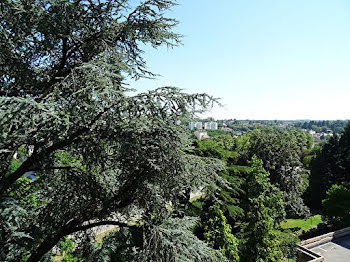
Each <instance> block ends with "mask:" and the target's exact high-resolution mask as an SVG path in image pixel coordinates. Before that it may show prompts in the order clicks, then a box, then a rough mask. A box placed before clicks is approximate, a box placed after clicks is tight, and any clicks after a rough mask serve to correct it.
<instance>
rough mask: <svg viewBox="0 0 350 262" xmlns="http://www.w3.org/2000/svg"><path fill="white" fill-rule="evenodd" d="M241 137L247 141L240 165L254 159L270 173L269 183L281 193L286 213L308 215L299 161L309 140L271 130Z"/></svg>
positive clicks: (308, 145)
mask: <svg viewBox="0 0 350 262" xmlns="http://www.w3.org/2000/svg"><path fill="white" fill-rule="evenodd" d="M244 136H245V137H248V140H247V141H246V142H245V144H246V147H247V148H248V150H246V153H245V154H243V155H241V157H240V160H239V161H241V162H243V163H244V162H247V161H248V160H249V159H250V158H251V157H252V156H253V155H256V156H257V157H258V158H259V159H261V160H262V161H263V166H264V169H265V170H266V171H267V172H269V174H270V180H271V183H272V184H273V185H275V186H276V187H277V188H278V189H279V190H280V191H281V192H282V193H283V199H284V201H285V203H286V211H287V213H289V214H290V215H294V216H296V215H299V216H301V215H307V214H308V213H309V211H308V208H307V207H306V206H305V204H304V202H303V199H302V197H301V196H302V194H303V192H302V191H301V185H302V183H303V177H302V174H303V166H302V163H301V159H300V158H301V153H302V151H303V150H304V149H306V148H308V147H310V143H309V139H308V136H303V135H298V132H296V131H293V130H291V131H280V130H274V129H267V130H254V131H251V132H249V133H247V134H245V135H244ZM240 139H243V140H244V141H245V140H246V138H240Z"/></svg>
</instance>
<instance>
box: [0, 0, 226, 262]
mask: <svg viewBox="0 0 350 262" xmlns="http://www.w3.org/2000/svg"><path fill="white" fill-rule="evenodd" d="M174 4H175V3H174V1H170V0H146V1H140V2H139V1H127V0H120V1H118V0H113V1H112V0H107V1H99V0H88V1H84V0H83V1H81V0H6V1H1V2H0V48H1V50H2V52H1V53H0V134H1V136H0V196H1V198H0V216H1V218H2V219H1V222H0V229H1V232H2V234H1V236H0V254H1V257H0V260H6V261H21V259H23V260H25V261H39V260H41V259H42V258H43V257H44V256H45V254H48V255H49V253H48V252H49V251H50V250H51V249H52V248H53V247H54V246H55V245H57V243H58V242H59V241H60V239H62V238H63V237H65V236H67V235H73V236H75V237H76V238H78V239H79V238H80V239H83V238H82V234H83V233H84V234H85V233H86V234H88V235H89V234H90V235H91V234H92V235H93V233H94V232H93V231H91V229H92V228H94V227H96V226H101V225H109V224H110V225H116V226H119V227H120V228H126V229H127V228H131V227H132V228H135V227H136V228H139V229H140V230H141V232H143V236H144V243H143V245H144V246H143V247H144V248H145V249H146V248H147V247H148V246H149V245H148V244H149V243H151V242H149V241H151V240H150V239H151V238H149V236H150V235H151V232H152V230H151V229H154V228H158V226H159V227H160V225H163V224H164V223H166V222H165V221H167V220H168V219H170V218H169V216H171V212H170V211H169V207H168V206H169V203H171V204H172V205H173V206H176V203H177V201H178V195H179V193H180V192H182V191H184V190H188V189H190V190H192V189H198V188H200V187H203V186H204V185H206V184H209V183H210V182H211V181H213V179H214V180H215V179H216V178H217V176H216V172H217V171H218V170H219V169H221V168H222V167H221V165H220V163H219V162H218V161H215V160H208V159H204V158H201V157H196V156H193V155H191V154H190V152H191V147H190V146H189V144H190V143H189V142H190V141H189V139H188V137H187V132H186V130H185V129H184V128H183V127H182V126H180V125H178V124H177V123H178V121H179V120H185V119H187V118H188V117H191V116H192V114H193V113H194V112H196V111H198V110H202V109H205V108H207V107H208V106H210V105H211V103H212V102H213V99H212V98H211V97H208V96H207V95H205V94H199V95H190V94H186V93H183V92H181V90H179V89H177V88H173V87H164V88H158V89H155V90H153V91H149V92H145V93H138V94H137V93H135V92H134V93H133V92H132V91H134V90H132V89H130V88H129V87H128V86H127V85H126V84H125V83H124V81H125V80H124V78H125V77H126V76H129V77H134V78H139V77H152V76H154V75H153V74H152V73H151V72H149V71H148V70H147V68H146V62H145V60H144V59H143V57H142V55H143V50H142V47H143V46H145V45H151V46H153V47H155V48H156V47H158V46H162V45H166V46H168V47H173V46H175V45H177V44H178V43H179V41H180V40H179V35H178V34H176V33H174V32H173V27H174V26H175V25H176V24H177V22H176V21H175V20H174V19H171V18H168V17H166V16H165V12H166V11H167V10H168V9H169V8H171V7H172V6H173V5H174ZM28 177H29V178H28ZM134 220H136V221H138V220H142V222H143V223H142V225H141V224H140V225H138V224H137V223H136V225H130V224H129V222H130V221H134ZM171 221H173V220H171ZM173 222H174V221H173ZM188 228H189V227H184V230H185V231H186V230H187V231H186V232H187V233H188V232H189V231H188ZM126 235H128V234H126ZM197 240H198V239H197ZM159 241H163V240H162V239H159ZM164 241H165V242H164V243H168V244H169V241H168V240H166V239H164ZM173 241H177V240H176V239H174V240H173ZM198 241H199V240H198ZM198 241H197V242H196V239H194V240H193V241H192V242H191V243H192V246H191V245H189V249H191V248H194V249H195V248H197V249H199V248H204V246H206V245H205V244H204V243H202V244H201V245H199V244H198V243H199V242H198ZM81 243H82V242H81ZM125 248H132V247H125ZM206 248H207V251H208V250H209V251H210V249H209V247H208V246H206ZM183 251H184V253H183V254H185V253H186V252H185V250H183ZM197 251H198V250H197ZM202 251H203V250H202ZM207 251H206V252H207ZM209 251H208V252H209ZM157 252H158V251H157ZM198 252H199V254H201V251H198ZM203 252H204V251H203ZM208 252H207V253H208ZM175 253H176V255H178V256H180V257H181V254H179V252H173V253H170V254H168V255H174V256H175ZM204 253H205V252H204ZM207 253H206V254H207ZM147 254H151V253H149V252H144V253H143V255H144V256H147ZM183 254H182V255H183ZM142 259H143V260H142ZM142 259H141V261H145V260H144V259H146V258H145V257H143V258H142ZM146 260H147V259H146Z"/></svg>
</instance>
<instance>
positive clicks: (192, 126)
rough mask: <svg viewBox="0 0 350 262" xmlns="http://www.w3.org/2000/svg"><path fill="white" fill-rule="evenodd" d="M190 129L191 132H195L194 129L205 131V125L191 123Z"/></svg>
mask: <svg viewBox="0 0 350 262" xmlns="http://www.w3.org/2000/svg"><path fill="white" fill-rule="evenodd" d="M188 128H189V129H190V130H194V129H197V130H201V129H203V124H202V122H190V123H189V124H188Z"/></svg>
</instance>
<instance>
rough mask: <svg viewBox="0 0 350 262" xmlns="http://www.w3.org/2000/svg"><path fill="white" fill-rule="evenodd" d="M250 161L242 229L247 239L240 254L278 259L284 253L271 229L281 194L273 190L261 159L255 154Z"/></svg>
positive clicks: (259, 260) (261, 261)
mask: <svg viewBox="0 0 350 262" xmlns="http://www.w3.org/2000/svg"><path fill="white" fill-rule="evenodd" d="M250 164H251V167H252V170H251V172H250V173H249V175H248V177H247V198H248V201H249V207H248V210H247V211H248V214H247V226H246V228H245V230H244V232H245V237H246V242H244V243H243V248H242V252H241V258H242V261H247V262H248V261H257V262H272V261H275V262H277V261H281V260H282V256H283V254H282V251H281V250H280V246H279V244H280V243H279V241H278V237H277V235H276V233H275V232H274V229H275V225H276V220H278V217H279V216H280V215H281V214H282V213H283V202H282V196H281V194H280V193H279V194H276V193H274V192H273V186H272V185H271V184H270V181H269V178H268V173H267V172H266V171H265V170H264V169H263V167H262V161H261V160H258V159H257V158H256V157H255V156H254V157H253V158H252V160H251V162H250Z"/></svg>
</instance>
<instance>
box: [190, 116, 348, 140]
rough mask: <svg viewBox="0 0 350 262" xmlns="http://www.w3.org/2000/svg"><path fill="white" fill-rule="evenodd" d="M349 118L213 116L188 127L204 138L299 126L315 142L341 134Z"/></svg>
mask: <svg viewBox="0 0 350 262" xmlns="http://www.w3.org/2000/svg"><path fill="white" fill-rule="evenodd" d="M347 121H348V120H321V121H317V120H236V119H224V120H214V119H213V118H207V119H197V120H195V121H193V122H189V123H188V128H189V129H190V130H191V131H194V135H195V136H196V137H197V138H198V139H200V140H202V139H208V138H210V133H211V132H213V131H215V132H216V133H217V132H222V133H223V134H224V132H227V133H231V135H232V136H234V137H239V136H241V135H243V134H244V133H245V132H247V131H249V130H254V129H257V128H264V127H273V128H279V129H288V128H297V129H302V130H303V131H305V132H307V133H309V134H310V135H311V136H312V137H313V139H314V141H315V143H318V142H321V141H322V140H326V139H327V138H328V137H331V136H333V133H338V134H340V133H341V131H342V130H343V128H344V127H345V125H346V123H347Z"/></svg>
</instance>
